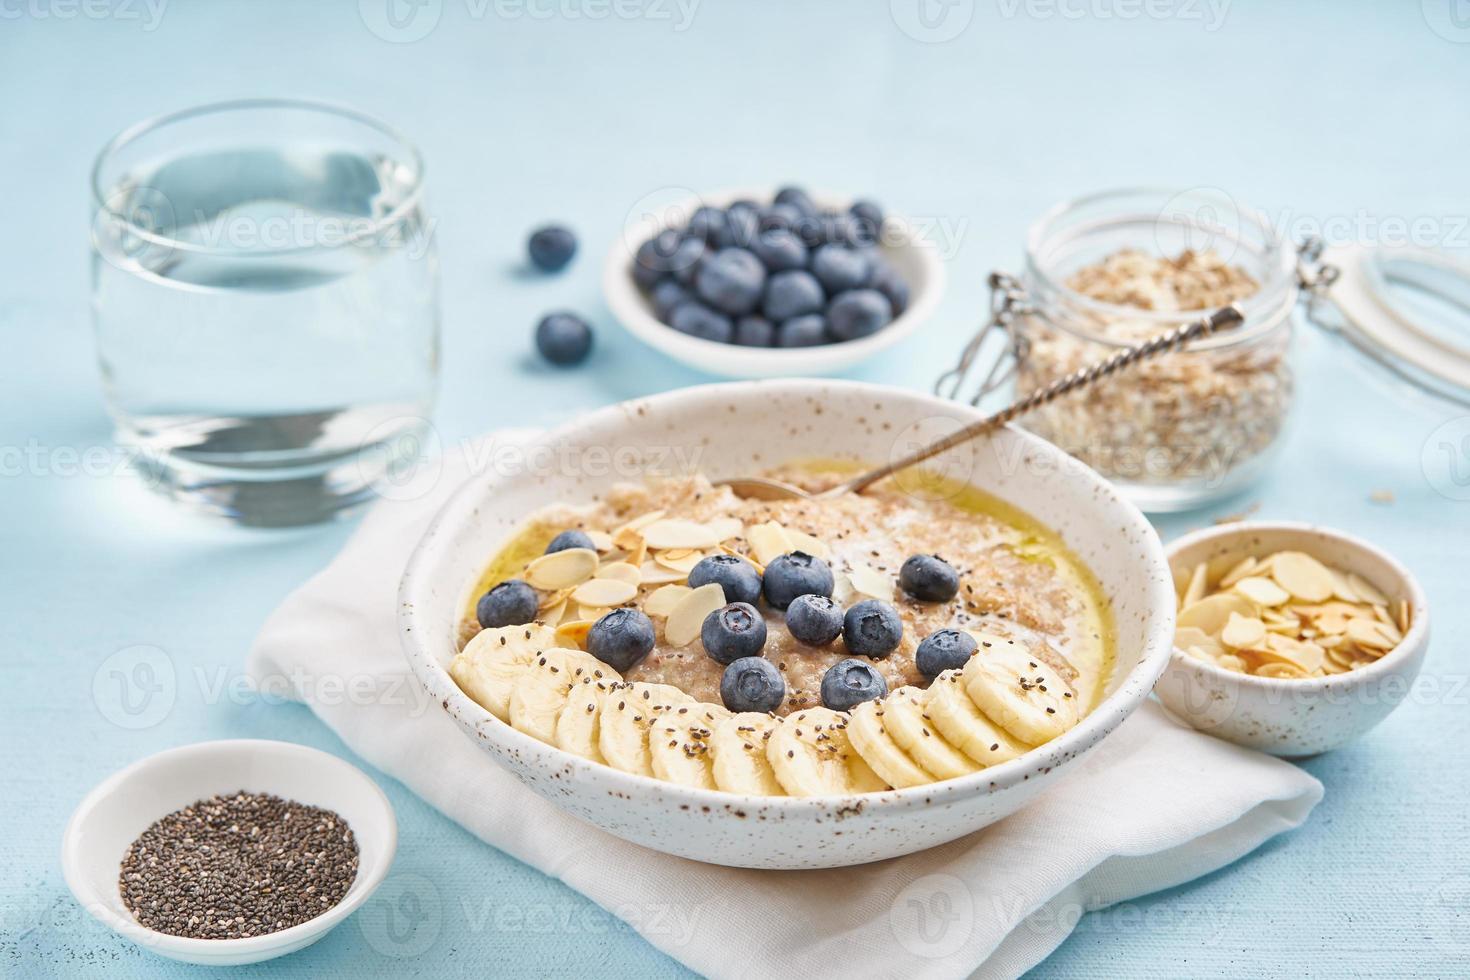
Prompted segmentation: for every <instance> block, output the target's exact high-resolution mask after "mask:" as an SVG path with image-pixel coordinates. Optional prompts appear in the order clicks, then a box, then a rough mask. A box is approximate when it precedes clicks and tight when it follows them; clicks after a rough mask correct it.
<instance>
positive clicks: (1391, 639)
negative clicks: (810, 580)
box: [1347, 619, 1403, 650]
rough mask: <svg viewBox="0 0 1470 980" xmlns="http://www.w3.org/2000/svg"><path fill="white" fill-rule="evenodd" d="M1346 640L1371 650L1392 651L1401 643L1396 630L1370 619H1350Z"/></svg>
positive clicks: (1400, 637) (1401, 638)
mask: <svg viewBox="0 0 1470 980" xmlns="http://www.w3.org/2000/svg"><path fill="white" fill-rule="evenodd" d="M1347 638H1348V639H1349V640H1351V641H1352V642H1353V643H1356V644H1357V645H1358V646H1360V647H1364V648H1368V649H1373V650H1392V649H1393V648H1394V647H1396V646H1398V645H1399V643H1401V642H1402V641H1403V637H1402V636H1400V635H1398V629H1397V628H1395V627H1393V626H1388V625H1386V624H1384V623H1380V622H1377V621H1376V620H1372V619H1350V620H1348V624H1347Z"/></svg>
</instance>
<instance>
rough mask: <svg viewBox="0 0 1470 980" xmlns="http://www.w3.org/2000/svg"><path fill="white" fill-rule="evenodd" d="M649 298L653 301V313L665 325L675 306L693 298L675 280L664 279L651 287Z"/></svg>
mask: <svg viewBox="0 0 1470 980" xmlns="http://www.w3.org/2000/svg"><path fill="white" fill-rule="evenodd" d="M649 298H650V299H651V300H652V301H653V311H654V312H655V313H657V314H658V318H659V319H660V320H662V321H664V322H665V323H667V322H668V320H669V316H670V315H671V314H672V313H673V312H674V308H675V307H676V306H678V305H679V304H680V303H684V302H687V301H689V300H691V299H693V298H694V297H693V295H692V294H691V293H690V292H689V290H687V289H685V288H684V285H683V284H682V283H680V282H679V281H678V280H677V279H664V280H662V281H661V282H660V283H659V284H658V285H657V286H654V287H653V290H652V292H650V293H649Z"/></svg>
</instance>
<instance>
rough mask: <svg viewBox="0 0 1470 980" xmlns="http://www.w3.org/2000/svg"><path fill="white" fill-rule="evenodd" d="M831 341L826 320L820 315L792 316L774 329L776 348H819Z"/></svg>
mask: <svg viewBox="0 0 1470 980" xmlns="http://www.w3.org/2000/svg"><path fill="white" fill-rule="evenodd" d="M831 340H832V338H831V337H829V336H827V318H826V317H824V316H822V314H820V313H808V314H807V315H806V316H794V317H792V318H791V319H789V320H787V321H786V322H785V323H783V324H781V326H779V327H777V328H776V346H777V347H820V346H821V345H822V344H826V343H831Z"/></svg>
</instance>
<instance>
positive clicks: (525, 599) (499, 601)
mask: <svg viewBox="0 0 1470 980" xmlns="http://www.w3.org/2000/svg"><path fill="white" fill-rule="evenodd" d="M538 605H539V601H538V600H537V598H536V590H535V589H533V588H531V587H530V586H529V585H527V584H526V583H525V582H523V581H521V580H520V579H518V578H513V579H510V580H509V581H506V582H501V583H500V584H499V585H497V586H495V587H494V588H493V589H491V590H490V591H489V592H486V593H485V594H484V595H482V596H480V601H479V602H478V603H476V604H475V618H476V619H477V620H479V621H480V625H481V626H483V627H484V628H485V629H493V628H495V627H498V626H523V625H525V624H526V623H529V622H531V621H532V620H534V619H535V618H536V608H537V606H538Z"/></svg>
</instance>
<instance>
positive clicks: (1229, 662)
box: [1215, 653, 1245, 674]
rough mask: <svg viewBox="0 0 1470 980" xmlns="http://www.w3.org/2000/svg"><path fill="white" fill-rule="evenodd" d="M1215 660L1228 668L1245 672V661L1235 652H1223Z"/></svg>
mask: <svg viewBox="0 0 1470 980" xmlns="http://www.w3.org/2000/svg"><path fill="white" fill-rule="evenodd" d="M1215 662H1216V663H1217V664H1219V665H1220V666H1221V667H1224V668H1225V669H1226V670H1235V671H1239V672H1240V673H1242V674H1244V673H1245V661H1244V660H1242V659H1241V658H1240V657H1237V656H1236V655H1235V654H1233V653H1222V654H1221V655H1220V656H1218V657H1216V658H1215Z"/></svg>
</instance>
